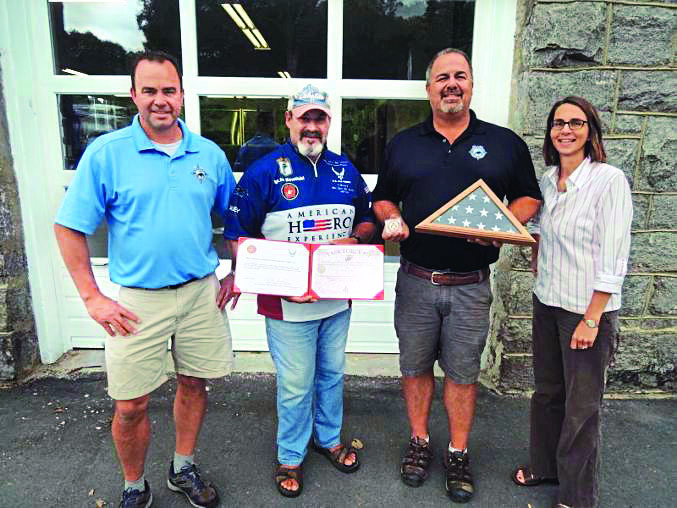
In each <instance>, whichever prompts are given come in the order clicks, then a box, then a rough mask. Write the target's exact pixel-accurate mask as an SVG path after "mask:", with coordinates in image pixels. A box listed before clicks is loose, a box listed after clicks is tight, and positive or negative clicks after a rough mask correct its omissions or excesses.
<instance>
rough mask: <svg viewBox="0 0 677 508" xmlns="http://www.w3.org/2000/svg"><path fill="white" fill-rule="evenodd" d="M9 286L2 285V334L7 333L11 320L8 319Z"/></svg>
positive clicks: (0, 319)
mask: <svg viewBox="0 0 677 508" xmlns="http://www.w3.org/2000/svg"><path fill="white" fill-rule="evenodd" d="M7 289H8V288H7V284H4V283H3V284H0V332H7V331H8V329H7V326H8V322H9V320H8V319H7V314H8V310H9V309H8V305H7Z"/></svg>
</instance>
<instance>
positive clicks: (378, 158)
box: [341, 99, 430, 174]
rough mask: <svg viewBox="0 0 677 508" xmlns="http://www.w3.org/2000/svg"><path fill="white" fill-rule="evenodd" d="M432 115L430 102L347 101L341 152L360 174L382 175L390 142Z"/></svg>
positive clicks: (344, 111)
mask: <svg viewBox="0 0 677 508" xmlns="http://www.w3.org/2000/svg"><path fill="white" fill-rule="evenodd" d="M429 114H430V103H429V102H428V101H427V100H394V99H343V126H342V129H341V150H342V151H343V152H344V153H345V154H346V155H347V156H348V157H349V158H350V160H351V161H353V164H355V167H356V168H357V169H358V170H359V171H360V173H362V174H370V173H372V174H373V173H378V170H379V169H380V168H381V165H382V163H383V150H384V149H385V146H386V144H387V143H388V141H390V140H391V139H392V137H393V136H394V135H395V134H397V133H398V132H400V131H401V130H403V129H406V128H407V127H411V126H412V125H414V124H416V123H419V122H422V121H423V120H425V118H426V117H427V116H428V115H429Z"/></svg>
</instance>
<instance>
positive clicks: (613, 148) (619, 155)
mask: <svg viewBox="0 0 677 508" xmlns="http://www.w3.org/2000/svg"><path fill="white" fill-rule="evenodd" d="M604 148H605V149H606V155H607V162H608V163H609V164H611V165H612V166H616V167H617V168H618V169H620V170H621V171H623V173H625V176H626V178H627V179H628V182H629V183H630V188H631V189H632V180H633V176H634V173H635V166H636V162H635V161H636V160H637V150H638V149H639V140H638V139H607V140H606V141H604Z"/></svg>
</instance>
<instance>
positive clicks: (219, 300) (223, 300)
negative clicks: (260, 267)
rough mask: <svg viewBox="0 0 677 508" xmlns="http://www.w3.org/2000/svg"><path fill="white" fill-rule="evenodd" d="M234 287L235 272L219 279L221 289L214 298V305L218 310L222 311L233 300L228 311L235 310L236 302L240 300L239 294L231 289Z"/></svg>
mask: <svg viewBox="0 0 677 508" xmlns="http://www.w3.org/2000/svg"><path fill="white" fill-rule="evenodd" d="M234 285H235V272H230V273H229V274H228V275H226V276H225V277H224V278H223V279H221V289H219V294H218V295H217V296H216V305H218V306H219V309H221V310H223V309H224V308H225V307H226V305H227V304H228V302H229V301H231V300H233V303H232V304H231V305H230V310H233V309H235V306H236V305H237V301H238V300H239V299H240V293H238V292H236V291H235V290H234V289H233V286H234Z"/></svg>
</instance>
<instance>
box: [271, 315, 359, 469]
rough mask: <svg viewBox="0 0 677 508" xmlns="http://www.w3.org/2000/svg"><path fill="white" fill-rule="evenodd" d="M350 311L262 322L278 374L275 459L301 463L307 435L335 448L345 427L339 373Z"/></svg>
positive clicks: (341, 373) (323, 444)
mask: <svg viewBox="0 0 677 508" xmlns="http://www.w3.org/2000/svg"><path fill="white" fill-rule="evenodd" d="M350 313H351V309H347V310H344V311H342V312H339V313H338V314H334V315H333V316H330V317H327V318H323V319H315V320H312V321H302V322H291V321H283V320H279V319H272V318H266V334H267V336H268V348H269V349H270V354H271V355H272V357H273V362H274V363H275V369H276V370H277V460H278V462H280V464H288V465H292V466H293V465H297V464H300V463H301V462H303V459H304V457H305V455H306V451H307V447H308V442H309V441H310V438H311V435H312V436H313V438H314V440H315V443H317V444H318V445H319V446H321V447H323V448H331V447H334V446H336V445H338V444H339V443H340V442H341V441H340V436H341V424H342V423H343V370H344V367H345V349H346V340H347V338H348V326H349V324H350Z"/></svg>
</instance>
